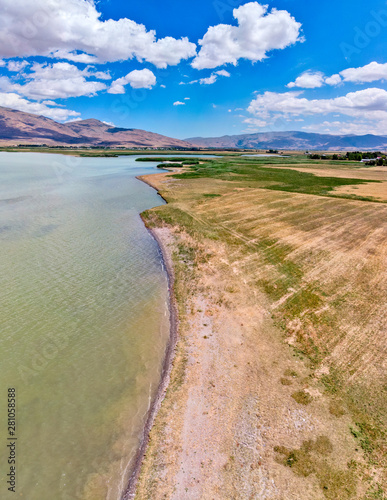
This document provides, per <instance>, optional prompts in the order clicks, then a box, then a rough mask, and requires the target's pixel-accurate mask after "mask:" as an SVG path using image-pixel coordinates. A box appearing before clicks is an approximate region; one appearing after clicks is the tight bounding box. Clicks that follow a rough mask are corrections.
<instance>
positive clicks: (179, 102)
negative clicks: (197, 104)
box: [173, 101, 185, 106]
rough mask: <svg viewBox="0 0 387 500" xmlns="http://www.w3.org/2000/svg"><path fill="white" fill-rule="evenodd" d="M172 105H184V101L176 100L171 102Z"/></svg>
mask: <svg viewBox="0 0 387 500" xmlns="http://www.w3.org/2000/svg"><path fill="white" fill-rule="evenodd" d="M173 105H174V106H185V102H181V101H176V102H174V103H173Z"/></svg>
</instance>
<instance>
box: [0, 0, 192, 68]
mask: <svg viewBox="0 0 387 500" xmlns="http://www.w3.org/2000/svg"><path fill="white" fill-rule="evenodd" d="M0 10H1V11H2V12H3V14H2V16H1V17H0V57H4V58H12V57H28V56H37V55H41V56H50V55H51V56H54V57H61V58H67V59H69V60H72V61H74V62H86V63H90V62H96V60H98V61H100V62H107V61H120V60H128V59H133V58H137V59H138V60H139V61H143V60H145V61H148V62H150V63H152V64H154V65H155V66H157V67H159V68H166V67H167V66H168V65H176V64H178V63H179V62H180V61H181V60H182V59H187V58H190V57H193V56H194V55H195V54H196V45H195V44H193V43H191V42H190V41H189V40H188V38H181V39H179V40H177V39H175V38H172V37H169V36H167V37H165V38H161V39H159V40H157V38H156V32H155V31H154V30H150V31H148V30H147V29H146V27H145V26H144V25H142V24H138V23H136V22H134V21H132V20H130V19H127V18H122V19H119V20H117V21H115V20H113V19H107V20H106V21H102V20H101V13H100V12H98V10H97V7H96V3H95V2H94V0H67V1H66V2H63V1H62V0H50V1H49V2H47V0H34V2H27V1H26V0H0Z"/></svg>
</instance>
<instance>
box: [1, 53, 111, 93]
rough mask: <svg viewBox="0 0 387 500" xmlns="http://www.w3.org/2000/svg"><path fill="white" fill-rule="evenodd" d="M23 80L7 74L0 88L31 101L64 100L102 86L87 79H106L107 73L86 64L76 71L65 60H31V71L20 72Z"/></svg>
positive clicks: (101, 88) (104, 87)
mask: <svg viewBox="0 0 387 500" xmlns="http://www.w3.org/2000/svg"><path fill="white" fill-rule="evenodd" d="M23 76H24V78H25V79H26V82H25V83H23V84H20V83H14V82H13V81H12V80H10V79H9V78H7V77H2V78H0V90H2V91H8V92H17V93H18V94H20V95H23V96H25V97H28V98H32V99H35V100H42V99H59V98H62V99H65V98H68V97H79V96H83V95H86V96H92V95H96V94H97V92H99V91H101V90H104V89H106V85H105V84H104V83H102V82H98V81H95V80H93V81H90V80H89V79H88V78H96V77H97V78H100V79H101V78H103V79H108V78H110V75H109V74H108V73H103V72H94V71H93V70H92V69H91V68H90V67H87V68H85V69H84V70H80V69H79V68H77V66H75V65H73V64H69V63H67V62H60V63H54V64H38V63H34V64H33V65H32V67H31V71H30V72H29V73H27V74H25V75H23Z"/></svg>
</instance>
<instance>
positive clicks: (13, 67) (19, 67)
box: [7, 61, 29, 73]
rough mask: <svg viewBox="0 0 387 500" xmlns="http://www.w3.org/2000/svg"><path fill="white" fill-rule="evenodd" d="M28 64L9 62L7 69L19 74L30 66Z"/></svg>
mask: <svg viewBox="0 0 387 500" xmlns="http://www.w3.org/2000/svg"><path fill="white" fill-rule="evenodd" d="M28 64H29V63H28V62H27V61H8V64H7V69H8V71H11V72H13V73H19V72H20V71H22V70H23V69H24V68H25V67H26V66H28Z"/></svg>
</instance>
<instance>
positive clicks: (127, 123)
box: [0, 0, 387, 138]
mask: <svg viewBox="0 0 387 500" xmlns="http://www.w3.org/2000/svg"><path fill="white" fill-rule="evenodd" d="M47 5H48V2H47V0H35V1H34V2H30V1H29V0H0V106H6V107H11V108H15V109H20V110H22V111H27V112H32V113H38V114H43V115H45V116H48V117H50V118H53V119H56V120H58V121H62V122H65V121H68V120H74V119H85V118H92V117H93V118H98V119H100V120H102V121H106V122H109V123H114V124H115V125H117V126H120V127H129V128H143V129H146V130H150V131H153V132H158V133H161V134H165V135H169V136H172V137H177V138H187V137H193V136H199V135H200V136H219V135H224V134H241V133H250V132H265V131H276V130H301V131H305V132H320V133H334V134H337V133H344V134H346V133H354V134H364V133H374V134H381V135H387V85H386V80H387V61H386V57H385V54H386V47H387V45H386V42H387V3H386V1H379V0H374V1H369V2H353V1H351V2H350V1H349V0H341V1H339V2H338V1H337V0H336V1H333V0H326V1H324V2H319V3H316V2H312V1H310V0H308V1H306V0H272V1H269V2H267V3H263V2H262V3H261V2H245V1H238V0H213V1H211V0H210V1H208V0H206V1H204V0H197V1H195V2H192V1H185V0H180V2H176V1H175V0H173V1H172V0H164V1H163V2H160V1H155V0H142V1H141V2H140V1H136V0H132V1H130V2H127V1H125V2H124V1H119V0H101V1H99V2H93V1H92V0H68V1H66V2H63V1H61V0H51V2H50V8H49V9H48V7H47Z"/></svg>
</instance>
